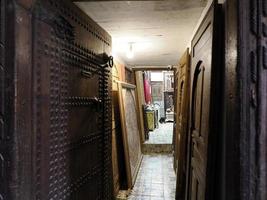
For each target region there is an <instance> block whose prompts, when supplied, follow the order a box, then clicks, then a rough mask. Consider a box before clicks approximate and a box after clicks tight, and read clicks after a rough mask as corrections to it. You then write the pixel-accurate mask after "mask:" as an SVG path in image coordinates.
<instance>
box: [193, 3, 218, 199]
mask: <svg viewBox="0 0 267 200" xmlns="http://www.w3.org/2000/svg"><path fill="white" fill-rule="evenodd" d="M219 9H220V8H219V6H217V5H212V6H211V7H210V9H209V11H208V13H207V15H206V16H205V18H204V20H203V21H202V23H201V25H200V27H199V29H198V31H197V33H196V35H195V37H194V38H193V41H192V70H191V105H190V110H191V112H190V131H189V133H190V160H189V161H190V162H189V163H190V165H189V173H190V176H189V182H190V184H189V197H190V198H189V199H191V200H206V199H208V192H210V191H209V189H210V185H209V184H210V183H211V182H210V180H211V177H212V176H213V174H214V173H216V172H214V171H213V170H216V169H214V168H213V166H212V164H211V163H212V162H213V161H214V159H215V158H214V157H213V156H212V155H213V154H214V151H213V147H214V144H215V141H216V139H215V138H216V134H218V133H219V132H220V131H221V130H219V129H218V126H217V124H218V121H217V119H219V118H218V117H217V116H219V114H220V113H219V112H217V110H219V107H221V106H222V105H221V104H218V101H217V97H218V96H219V94H220V93H222V92H221V90H220V87H219V85H220V80H221V78H220V77H221V76H222V74H221V73H219V71H220V70H221V62H220V59H219V58H220V53H219V52H220V49H221V46H220V45H219V44H220V43H221V42H222V40H221V39H222V38H219V37H218V35H219V34H218V26H217V24H219V23H218V22H219V18H218V15H219V13H220V12H218V11H219ZM214 10H216V12H215V11H214Z"/></svg>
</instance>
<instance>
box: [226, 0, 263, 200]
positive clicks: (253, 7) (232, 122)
mask: <svg viewBox="0 0 267 200" xmlns="http://www.w3.org/2000/svg"><path fill="white" fill-rule="evenodd" d="M226 6H227V8H228V9H227V13H226V20H227V21H226V69H225V98H224V103H225V112H224V113H225V116H226V117H225V127H224V129H225V131H224V135H223V138H222V139H223V141H224V144H223V148H224V151H223V153H222V157H223V158H224V157H227V159H226V160H224V161H223V166H224V167H223V168H222V176H221V178H222V180H223V183H224V185H223V187H222V188H223V190H222V191H221V193H222V194H225V195H224V199H242V200H243V199H247V200H252V199H253V200H262V199H267V191H266V188H267V173H266V172H267V170H266V169H267V157H266V155H267V154H266V152H267V148H266V147H267V127H266V124H267V123H266V119H267V103H266V99H267V98H266V94H267V84H266V83H267V79H266V77H267V70H266V60H267V59H266V57H267V55H266V47H267V32H266V30H267V29H266V25H267V18H266V17H267V2H266V0H250V1H245V0H241V1H236V0H233V1H226ZM237 10H238V12H237ZM233 53H234V54H233ZM233 55H234V56H233Z"/></svg>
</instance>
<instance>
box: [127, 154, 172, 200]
mask: <svg viewBox="0 0 267 200" xmlns="http://www.w3.org/2000/svg"><path fill="white" fill-rule="evenodd" d="M172 163H173V157H172V155H170V154H168V155H144V158H143V162H142V164H141V167H140V171H139V173H138V177H137V179H136V183H135V186H134V188H133V190H132V192H131V194H130V196H129V198H128V199H129V200H141V199H142V200H174V199H175V185H176V177H175V173H174V170H173V164H172Z"/></svg>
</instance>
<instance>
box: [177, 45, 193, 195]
mask: <svg viewBox="0 0 267 200" xmlns="http://www.w3.org/2000/svg"><path fill="white" fill-rule="evenodd" d="M175 79H176V81H175V83H176V84H177V85H176V86H175V88H177V89H175V92H176V94H175V97H176V98H175V107H176V108H175V110H176V114H175V124H176V126H175V152H174V153H175V154H174V155H175V157H174V159H175V160H174V162H175V163H176V166H177V169H176V172H177V188H176V198H177V199H184V198H185V186H186V184H185V183H186V158H187V149H186V148H187V141H188V127H189V126H188V122H189V100H190V56H189V49H187V50H186V52H185V53H184V55H183V56H182V57H181V59H180V62H179V65H178V73H176V74H175Z"/></svg>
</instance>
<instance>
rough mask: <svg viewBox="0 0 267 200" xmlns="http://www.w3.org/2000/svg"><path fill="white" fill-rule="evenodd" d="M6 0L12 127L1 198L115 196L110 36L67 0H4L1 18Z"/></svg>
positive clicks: (8, 137) (2, 20)
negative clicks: (107, 63)
mask: <svg viewBox="0 0 267 200" xmlns="http://www.w3.org/2000/svg"><path fill="white" fill-rule="evenodd" d="M3 2H4V3H7V4H8V9H7V11H8V12H7V17H8V26H7V32H6V33H8V46H9V52H8V54H6V56H5V62H6V63H7V66H8V68H7V69H8V70H7V71H6V73H7V74H6V75H5V82H6V87H5V92H4V93H6V94H8V97H7V98H5V103H6V106H5V108H6V109H7V110H6V112H8V113H9V118H6V119H4V121H6V122H8V124H7V126H6V127H5V130H7V131H8V132H9V133H8V134H6V136H5V138H7V139H8V141H7V142H5V145H6V146H2V145H1V147H0V148H1V150H0V151H1V155H2V151H3V152H4V153H3V156H0V157H1V160H3V159H2V157H4V158H5V163H3V165H2V163H1V164H0V166H1V167H2V166H4V169H3V171H4V173H5V174H4V177H7V179H6V181H5V182H2V179H1V184H0V185H1V186H0V197H2V199H10V200H24V199H25V200H29V199H32V200H34V199H40V200H42V199H77V200H78V199H84V198H87V197H88V196H90V197H91V198H92V199H111V198H112V191H113V190H112V175H111V173H112V171H111V169H112V166H111V76H110V69H111V68H110V67H109V66H107V65H105V63H106V62H107V59H106V58H107V57H106V56H105V55H104V54H107V55H109V53H110V51H111V37H110V36H109V35H108V34H107V33H106V32H105V31H104V30H103V29H102V28H101V27H99V26H98V25H97V24H96V23H95V22H93V21H92V20H91V19H90V18H89V17H88V16H87V15H85V14H84V13H83V12H82V11H81V10H80V9H78V8H77V7H76V6H74V4H73V3H71V2H70V1H68V0H64V1H63V0H58V1H53V0H48V1H47V0H36V1H33V0H17V1H1V22H4V21H5V20H4V18H2V14H3V12H2V11H5V9H4V7H3ZM1 24H2V23H1ZM2 30H3V29H2V28H1V33H3V32H4V31H3V32H2ZM15 47H16V48H15ZM1 55H2V54H1ZM3 147H4V148H3ZM6 163H8V165H7V164H6ZM1 171H2V170H1ZM1 177H2V176H1ZM2 183H4V185H2ZM2 188H3V189H2ZM0 199H1V198H0Z"/></svg>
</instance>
